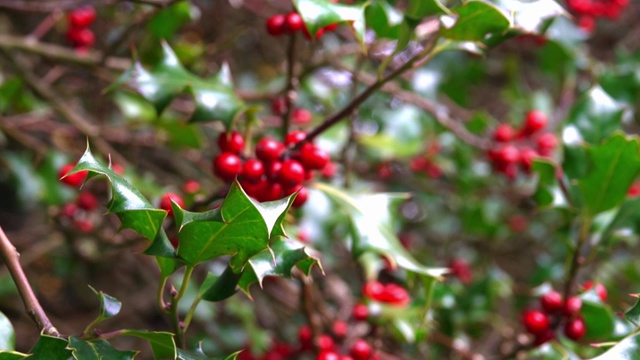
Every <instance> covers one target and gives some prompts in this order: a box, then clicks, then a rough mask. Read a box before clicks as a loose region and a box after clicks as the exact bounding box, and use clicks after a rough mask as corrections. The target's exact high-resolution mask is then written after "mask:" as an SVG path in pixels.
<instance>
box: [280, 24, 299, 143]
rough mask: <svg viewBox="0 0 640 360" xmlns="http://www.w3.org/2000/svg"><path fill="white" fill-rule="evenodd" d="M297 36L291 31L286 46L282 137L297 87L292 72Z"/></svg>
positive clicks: (284, 133) (287, 130)
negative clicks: (284, 105)
mask: <svg viewBox="0 0 640 360" xmlns="http://www.w3.org/2000/svg"><path fill="white" fill-rule="evenodd" d="M297 38H298V36H297V35H296V33H292V34H291V35H290V36H289V45H288V46H287V79H286V85H285V89H284V96H285V100H286V104H287V106H286V108H285V111H284V114H283V115H282V138H283V139H284V138H285V137H286V136H287V134H288V133H289V125H290V123H291V112H292V111H293V105H294V103H295V101H294V100H295V97H296V94H295V90H296V87H297V80H296V77H295V74H294V70H295V69H294V68H295V64H296V42H297V41H296V39H297Z"/></svg>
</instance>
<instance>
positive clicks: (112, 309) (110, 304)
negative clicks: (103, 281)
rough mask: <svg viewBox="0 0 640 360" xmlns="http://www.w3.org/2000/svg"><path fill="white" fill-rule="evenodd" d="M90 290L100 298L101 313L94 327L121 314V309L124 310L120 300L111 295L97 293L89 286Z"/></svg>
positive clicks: (94, 322)
mask: <svg viewBox="0 0 640 360" xmlns="http://www.w3.org/2000/svg"><path fill="white" fill-rule="evenodd" d="M89 288H90V289H91V291H93V292H94V293H95V294H96V295H98V297H99V298H100V312H99V314H98V317H97V318H96V320H94V321H93V323H92V324H93V325H94V326H95V325H98V324H99V323H101V322H103V321H104V320H107V319H110V318H112V317H114V316H116V315H118V313H120V309H122V303H121V302H120V300H118V299H116V298H114V297H113V296H111V295H108V294H105V293H103V292H102V291H97V290H96V289H94V288H93V287H91V286H89Z"/></svg>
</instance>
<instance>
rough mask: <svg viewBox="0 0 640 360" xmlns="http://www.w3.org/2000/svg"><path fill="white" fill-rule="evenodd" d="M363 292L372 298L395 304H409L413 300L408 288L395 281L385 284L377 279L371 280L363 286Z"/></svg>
mask: <svg viewBox="0 0 640 360" xmlns="http://www.w3.org/2000/svg"><path fill="white" fill-rule="evenodd" d="M362 293H363V294H364V296H366V297H367V298H369V299H371V300H375V301H378V302H382V303H385V304H388V305H393V306H407V305H409V303H410V302H411V297H409V293H408V292H407V290H406V289H405V288H403V287H402V286H400V285H398V284H394V283H387V284H383V283H381V282H379V281H377V280H370V281H367V282H366V283H365V284H364V286H363V287H362Z"/></svg>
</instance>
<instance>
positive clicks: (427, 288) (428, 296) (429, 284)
mask: <svg viewBox="0 0 640 360" xmlns="http://www.w3.org/2000/svg"><path fill="white" fill-rule="evenodd" d="M422 284H423V285H424V293H425V299H424V301H425V302H424V308H423V309H422V322H423V325H427V317H428V316H429V310H431V305H432V304H433V294H434V292H435V289H436V286H435V285H436V279H434V278H432V277H427V276H425V277H424V278H423V279H422Z"/></svg>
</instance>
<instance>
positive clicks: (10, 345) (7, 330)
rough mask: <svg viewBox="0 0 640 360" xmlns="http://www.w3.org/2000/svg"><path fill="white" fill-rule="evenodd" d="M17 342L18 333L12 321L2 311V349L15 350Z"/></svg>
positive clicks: (0, 331) (0, 315) (0, 333)
mask: <svg viewBox="0 0 640 360" xmlns="http://www.w3.org/2000/svg"><path fill="white" fill-rule="evenodd" d="M15 344H16V333H15V330H13V325H11V321H9V318H7V316H6V315H5V314H3V313H2V311H0V350H13V349H15V347H14V346H15Z"/></svg>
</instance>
